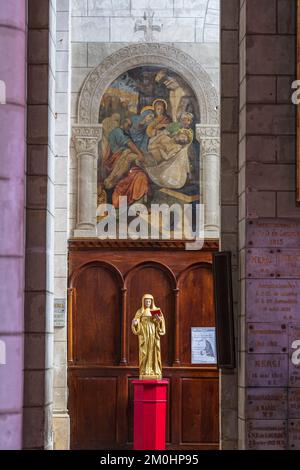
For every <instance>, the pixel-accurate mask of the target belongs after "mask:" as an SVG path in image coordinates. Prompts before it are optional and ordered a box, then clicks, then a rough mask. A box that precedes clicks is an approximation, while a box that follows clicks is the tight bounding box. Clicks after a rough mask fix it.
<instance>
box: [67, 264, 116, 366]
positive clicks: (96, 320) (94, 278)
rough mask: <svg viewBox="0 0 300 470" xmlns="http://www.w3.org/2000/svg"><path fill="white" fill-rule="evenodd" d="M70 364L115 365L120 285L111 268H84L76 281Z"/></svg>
mask: <svg viewBox="0 0 300 470" xmlns="http://www.w3.org/2000/svg"><path fill="white" fill-rule="evenodd" d="M75 287H76V302H75V309H74V310H75V311H74V320H75V321H74V325H75V328H74V331H73V334H74V362H75V363H78V362H79V363H85V364H86V363H88V364H98V365H110V366H111V365H112V364H118V362H119V360H120V343H121V328H120V325H121V308H122V297H121V285H120V280H119V278H118V276H117V272H114V271H113V269H112V268H108V267H107V266H105V265H101V264H97V263H95V264H92V265H90V266H88V267H85V268H84V269H83V270H82V271H81V272H80V273H79V274H78V276H77V277H76V280H75Z"/></svg>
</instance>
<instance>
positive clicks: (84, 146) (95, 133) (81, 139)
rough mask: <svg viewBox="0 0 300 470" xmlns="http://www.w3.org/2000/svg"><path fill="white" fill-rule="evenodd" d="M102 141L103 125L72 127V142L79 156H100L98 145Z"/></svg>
mask: <svg viewBox="0 0 300 470" xmlns="http://www.w3.org/2000/svg"><path fill="white" fill-rule="evenodd" d="M101 139H102V124H96V125H84V124H83V125H82V124H74V125H73V127H72V140H73V143H74V146H75V150H76V153H77V156H78V157H80V156H82V155H90V156H92V157H96V156H97V155H98V143H99V141H100V140H101Z"/></svg>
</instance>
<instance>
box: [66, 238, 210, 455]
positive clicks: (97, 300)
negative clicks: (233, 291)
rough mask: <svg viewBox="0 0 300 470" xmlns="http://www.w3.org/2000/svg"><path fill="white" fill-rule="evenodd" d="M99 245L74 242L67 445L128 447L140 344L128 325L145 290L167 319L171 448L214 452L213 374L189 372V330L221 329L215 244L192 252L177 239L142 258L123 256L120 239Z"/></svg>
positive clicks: (141, 253)
mask: <svg viewBox="0 0 300 470" xmlns="http://www.w3.org/2000/svg"><path fill="white" fill-rule="evenodd" d="M85 243H86V245H85ZM101 243H102V242H101V241H97V242H95V241H87V242H84V241H80V240H78V241H76V240H75V241H74V240H73V241H72V243H71V245H70V246H72V249H71V251H70V254H69V267H70V272H69V276H70V277H69V288H70V291H71V292H72V301H71V303H70V305H71V307H70V310H69V316H70V315H71V316H70V317H69V322H68V325H69V328H70V329H69V333H68V335H69V338H71V340H70V341H69V376H68V385H69V402H68V407H69V412H70V418H71V448H73V449H130V448H132V439H133V387H132V384H131V381H132V379H133V378H137V377H138V341H137V337H136V336H134V335H133V334H132V332H131V322H132V319H133V316H134V315H135V313H136V311H137V310H138V309H139V308H140V307H141V299H142V296H143V295H144V294H145V293H151V294H153V295H154V298H155V302H156V305H157V306H159V307H160V308H161V309H162V311H163V313H164V316H165V320H166V330H167V333H166V335H165V336H164V337H162V338H161V350H162V361H163V376H164V378H167V379H168V380H169V388H168V412H167V439H166V440H167V448H168V449H174V450H176V449H177V450H180V449H182V450H185V449H195V450H197V449H216V448H218V439H219V436H218V434H219V432H218V429H219V405H218V400H219V398H218V384H219V380H218V371H217V367H216V366H213V365H201V366H197V365H191V327H201V326H204V327H205V326H214V324H215V323H214V303H213V282H212V281H213V279H212V252H213V250H215V249H216V245H215V244H214V245H212V248H205V249H204V250H202V251H199V252H189V251H185V247H184V244H182V245H180V244H179V245H178V248H176V247H177V245H176V242H175V244H174V242H172V244H171V245H170V244H168V243H166V244H164V243H162V244H160V243H157V244H155V243H154V244H153V242H149V244H147V243H145V244H143V243H141V245H139V250H138V251H137V250H136V249H135V245H134V244H133V243H132V244H129V246H128V248H126V243H125V242H123V244H121V248H120V250H119V248H118V245H116V246H115V244H114V242H109V244H107V245H106V244H104V245H103V246H102V244H101ZM154 245H155V246H154ZM77 246H78V247H79V248H77ZM96 246H97V249H95V247H96ZM169 246H171V248H168V247H169ZM174 250H175V251H174Z"/></svg>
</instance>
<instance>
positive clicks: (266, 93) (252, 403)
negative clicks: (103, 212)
mask: <svg viewBox="0 0 300 470" xmlns="http://www.w3.org/2000/svg"><path fill="white" fill-rule="evenodd" d="M295 8H296V1H294V0H289V1H287V0H263V1H262V0H243V1H241V2H240V34H239V53H240V76H239V87H240V104H239V119H240V124H239V188H238V193H239V229H240V236H239V256H240V295H241V309H240V341H239V397H240V399H239V447H240V448H241V449H244V448H247V449H249V448H250V449H251V448H255V449H274V448H276V449H288V448H289V449H295V448H299V437H298V436H299V422H300V420H299V418H300V415H299V413H298V411H297V408H295V403H296V402H297V400H299V390H300V389H299V388H297V380H296V379H295V374H296V375H297V371H295V370H294V369H293V366H292V362H291V355H292V352H293V351H292V348H291V344H292V340H293V339H295V338H296V337H297V327H298V326H299V323H297V315H296V312H295V313H293V312H294V310H295V308H294V307H293V306H292V304H293V303H294V302H296V304H297V302H298V300H297V298H298V297H297V296H299V294H298V290H299V286H298V281H297V271H295V270H294V269H293V267H292V263H291V258H288V256H291V257H295V256H298V255H297V251H296V252H292V253H290V252H288V249H287V244H288V243H290V242H291V239H293V236H295V235H292V233H293V231H294V230H296V228H295V227H297V224H298V223H299V222H300V207H299V206H298V205H297V204H296V194H295V187H296V177H295V161H296V152H295V143H296V141H295V130H296V128H295V117H296V107H295V106H294V105H293V104H292V102H291V95H292V91H293V90H292V88H291V84H292V82H293V80H294V79H295V65H296V54H295V45H296V41H295V39H296V37H295V32H296V30H295V27H296V10H295ZM288 218H294V220H292V219H290V221H289V219H288ZM259 223H260V224H261V225H260V227H261V230H262V232H263V233H264V234H265V235H264V236H265V239H264V240H262V239H261V238H259V237H258V236H257V233H258V232H257V231H256V235H255V227H258V224H259ZM253 227H254V228H253ZM268 227H269V228H268ZM253 230H254V231H253ZM262 232H260V233H262ZM287 232H290V237H291V239H289V237H287V235H286V233H287ZM284 233H285V235H283V234H284ZM253 234H254V235H253ZM280 234H282V236H283V243H282V245H281V242H282V241H281V239H280ZM268 237H269V238H268ZM272 237H273V238H272ZM278 263H281V264H280V265H279V264H278ZM293 273H294V274H293ZM268 291H270V292H271V294H270V295H269V294H268ZM287 298H289V299H290V301H286V299H287ZM291 299H293V301H291ZM282 302H284V303H285V305H286V307H287V308H285V309H283V308H282V307H278V306H279V305H282ZM285 311H286V312H287V313H285ZM298 321H299V320H298ZM264 332H265V333H264ZM298 335H299V334H298ZM266 337H268V338H269V339H268V340H267V339H266ZM253 338H254V339H255V338H256V341H254V342H253ZM259 338H260V340H259ZM261 342H262V343H261ZM260 343H261V344H263V346H261V349H260ZM297 397H298V398H297Z"/></svg>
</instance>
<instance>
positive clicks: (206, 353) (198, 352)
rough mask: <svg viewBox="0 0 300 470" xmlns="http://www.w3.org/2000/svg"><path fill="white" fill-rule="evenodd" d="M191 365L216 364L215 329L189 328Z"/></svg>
mask: <svg viewBox="0 0 300 470" xmlns="http://www.w3.org/2000/svg"><path fill="white" fill-rule="evenodd" d="M191 334H192V341H191V345H192V360H191V363H192V364H217V351H216V328H214V327H203V328H201V327H197V328H194V327H192V328H191Z"/></svg>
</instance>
